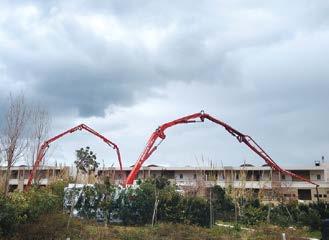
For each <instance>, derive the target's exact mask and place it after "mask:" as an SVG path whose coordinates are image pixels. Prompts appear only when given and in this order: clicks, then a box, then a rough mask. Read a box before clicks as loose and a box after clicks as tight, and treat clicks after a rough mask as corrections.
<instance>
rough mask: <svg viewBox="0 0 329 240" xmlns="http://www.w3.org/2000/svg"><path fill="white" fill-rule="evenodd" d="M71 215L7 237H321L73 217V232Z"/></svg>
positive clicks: (270, 229)
mask: <svg viewBox="0 0 329 240" xmlns="http://www.w3.org/2000/svg"><path fill="white" fill-rule="evenodd" d="M67 218H68V215H66V214H62V213H56V214H47V215H43V216H41V217H40V218H39V219H38V220H37V221H35V222H33V223H26V224H23V225H21V226H20V227H19V229H18V230H17V232H16V233H15V234H14V235H12V236H11V237H7V238H6V239H12V240H18V239H66V238H67V237H69V238H70V239H113V240H116V239H118V240H119V239H137V240H138V239H141V240H142V239H168V240H169V239H189V240H193V239H267V240H272V239H273V240H277V239H281V238H280V237H281V236H280V234H281V233H282V232H284V233H286V237H287V239H301V238H300V237H301V236H302V237H319V236H320V233H319V232H318V231H315V232H309V231H308V230H307V229H306V228H296V229H291V228H282V227H277V226H274V225H260V226H254V229H255V230H254V231H248V230H242V229H241V228H240V226H237V227H235V228H223V227H219V226H216V225H215V226H214V227H213V228H211V229H210V228H203V227H198V226H195V225H184V224H172V223H159V224H156V225H155V226H154V227H152V226H151V225H145V226H118V225H108V226H107V227H105V226H104V225H101V224H97V223H95V222H92V221H88V220H81V219H73V220H72V222H71V226H70V229H69V231H67V230H66V223H67Z"/></svg>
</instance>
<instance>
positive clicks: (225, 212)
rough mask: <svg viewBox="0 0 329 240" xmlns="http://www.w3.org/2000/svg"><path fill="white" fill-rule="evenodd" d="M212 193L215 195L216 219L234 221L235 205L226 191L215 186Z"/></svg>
mask: <svg viewBox="0 0 329 240" xmlns="http://www.w3.org/2000/svg"><path fill="white" fill-rule="evenodd" d="M211 191H212V193H213V201H212V205H213V208H214V213H215V219H221V220H224V221H225V220H232V219H234V203H233V201H232V199H231V198H230V197H229V196H228V195H227V194H226V192H225V190H224V189H223V188H221V187H220V186H214V187H213V188H212V189H211Z"/></svg>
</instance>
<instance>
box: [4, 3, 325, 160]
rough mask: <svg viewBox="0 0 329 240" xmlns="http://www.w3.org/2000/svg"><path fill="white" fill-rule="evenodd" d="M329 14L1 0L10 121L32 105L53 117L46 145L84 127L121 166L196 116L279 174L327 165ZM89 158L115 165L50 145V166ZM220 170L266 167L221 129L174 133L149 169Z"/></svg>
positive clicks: (292, 6)
mask: <svg viewBox="0 0 329 240" xmlns="http://www.w3.org/2000/svg"><path fill="white" fill-rule="evenodd" d="M328 12H329V1H327V0H324V1H320V0H319V1H310V0H309V1H303V0H298V1H297V0H296V1H279V0H275V1H261V0H260V1H244V0H242V1H235V0H227V1H192V0H186V1H121V0H117V1H111V0H106V1H105V0H104V1H37V0H35V1H12V0H8V1H5V0H2V1H0V102H1V106H2V107H0V109H1V111H3V109H4V106H5V101H6V99H7V97H8V95H9V92H11V93H19V92H24V94H25V96H26V98H28V99H29V100H30V101H34V102H40V103H42V104H43V105H44V106H45V107H47V108H48V109H49V111H50V113H51V115H52V124H53V125H52V129H51V132H50V136H52V135H54V134H57V133H59V132H61V131H64V130H66V129H68V128H70V127H73V126H75V125H77V124H79V123H86V124H87V125H89V126H90V127H92V128H94V129H95V130H97V131H99V132H100V133H102V134H104V135H105V136H107V137H108V138H110V139H111V140H112V141H114V142H116V143H117V144H118V145H119V147H120V149H121V152H122V156H123V161H124V165H125V166H129V165H132V164H133V163H134V162H135V161H136V160H137V158H138V156H139V154H140V153H141V152H142V150H143V149H144V147H145V143H146V141H147V140H148V137H149V136H150V135H151V133H152V132H153V131H154V130H155V129H156V128H157V127H158V126H159V125H161V124H162V123H165V122H167V121H170V120H173V119H175V118H178V117H181V116H184V115H188V114H191V113H195V112H199V111H200V110H205V111H206V112H207V113H209V114H211V115H213V116H215V117H217V118H219V119H222V120H223V121H225V122H227V123H229V124H230V125H232V126H233V127H235V128H237V129H238V130H240V131H241V132H243V133H246V134H249V135H251V136H252V137H253V138H254V139H255V140H256V141H257V142H258V143H259V144H260V145H261V146H262V147H263V148H264V149H265V150H266V151H267V152H268V153H269V154H270V155H271V156H272V158H273V159H274V160H275V161H276V162H277V163H279V164H281V165H283V166H290V165H295V166H299V165H311V164H313V163H314V160H320V159H321V156H322V155H324V156H325V157H326V159H327V160H328V159H329V151H328V147H329V127H328V123H329V79H328V78H329V65H328V64H329V14H328ZM87 145H88V146H91V148H92V149H94V150H95V151H96V153H97V156H98V160H99V161H100V162H101V164H103V162H104V163H105V165H111V164H112V163H114V164H115V165H116V166H118V164H117V162H116V159H115V153H114V151H113V150H112V149H109V148H108V147H107V146H106V145H105V144H104V143H103V142H102V141H100V140H98V139H96V138H94V137H93V136H90V135H89V134H83V133H75V134H72V135H71V136H67V137H66V138H63V139H61V140H59V141H57V142H56V143H54V144H52V145H51V148H50V151H49V153H50V160H49V162H50V164H51V163H53V162H54V161H55V159H56V161H57V162H58V163H66V164H71V163H72V162H73V161H74V160H75V155H74V151H75V149H78V148H80V147H84V146H87ZM202 159H203V160H202ZM203 161H204V162H203ZM210 161H212V162H213V163H214V164H216V165H217V166H222V165H224V166H237V165H240V164H241V163H243V162H244V161H246V162H248V163H252V164H254V165H261V164H263V161H262V160H261V159H260V158H259V157H257V156H256V155H254V154H252V153H250V151H249V150H248V149H247V148H246V146H243V145H242V144H239V143H238V142H237V141H236V139H234V138H232V136H230V135H229V134H227V132H225V130H223V129H222V128H220V127H218V126H216V125H214V124H211V123H197V124H193V125H188V126H182V125H181V126H176V127H174V128H171V129H169V130H168V131H167V139H166V140H165V141H164V142H163V143H162V145H161V147H160V148H159V149H158V151H157V152H156V153H155V154H154V155H153V156H152V157H151V158H150V159H149V160H148V161H147V162H146V163H145V164H146V165H148V164H151V163H152V164H160V165H163V166H186V165H193V166H200V165H208V164H209V162H210ZM328 161H329V160H328Z"/></svg>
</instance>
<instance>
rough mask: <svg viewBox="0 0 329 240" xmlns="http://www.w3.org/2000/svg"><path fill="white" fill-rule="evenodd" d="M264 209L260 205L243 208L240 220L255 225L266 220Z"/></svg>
mask: <svg viewBox="0 0 329 240" xmlns="http://www.w3.org/2000/svg"><path fill="white" fill-rule="evenodd" d="M266 214H267V213H266V211H264V210H263V209H262V208H260V207H258V208H257V207H253V206H248V207H246V208H245V209H244V211H243V214H242V217H241V222H242V223H244V224H247V225H255V224H257V223H260V222H264V221H265V220H266Z"/></svg>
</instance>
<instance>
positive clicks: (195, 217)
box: [185, 197, 209, 227]
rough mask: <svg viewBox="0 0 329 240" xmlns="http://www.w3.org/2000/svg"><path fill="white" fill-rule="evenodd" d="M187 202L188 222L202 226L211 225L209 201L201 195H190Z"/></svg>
mask: <svg viewBox="0 0 329 240" xmlns="http://www.w3.org/2000/svg"><path fill="white" fill-rule="evenodd" d="M185 202H186V203H185V204H186V210H185V214H186V215H185V218H186V222H187V223H190V224H196V225H199V226H202V227H205V226H209V203H208V202H207V201H206V200H205V199H204V198H201V197H189V198H187V199H185Z"/></svg>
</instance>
